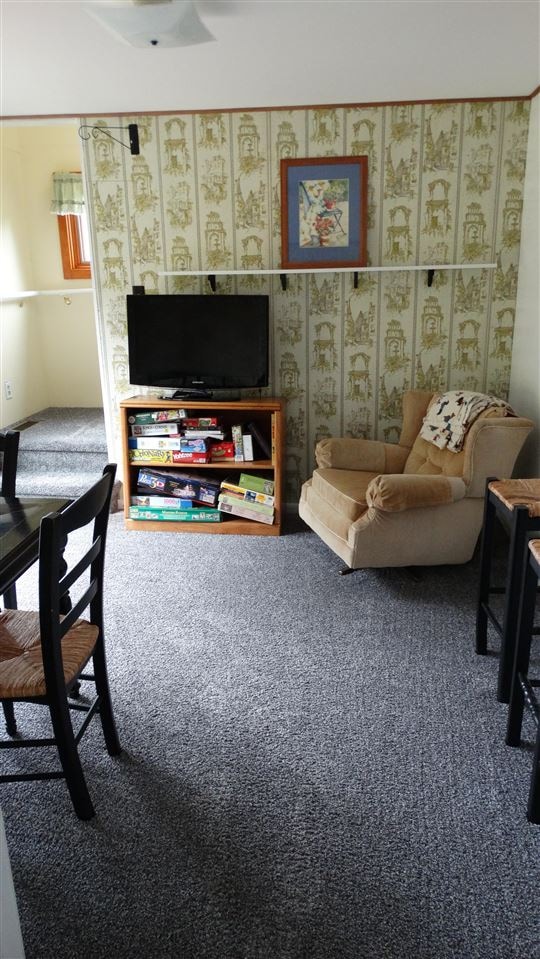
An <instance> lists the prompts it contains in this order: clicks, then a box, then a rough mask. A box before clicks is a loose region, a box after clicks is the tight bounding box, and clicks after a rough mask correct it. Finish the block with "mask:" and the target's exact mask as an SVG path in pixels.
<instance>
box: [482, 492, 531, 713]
mask: <svg viewBox="0 0 540 959" xmlns="http://www.w3.org/2000/svg"><path fill="white" fill-rule="evenodd" d="M495 520H498V521H499V523H500V524H501V526H502V527H503V529H504V530H505V531H506V532H507V533H508V534H509V537H510V538H509V546H508V554H507V572H506V583H505V586H491V564H492V558H493V535H494V531H495ZM539 531H540V479H493V478H492V479H491V480H488V482H487V486H486V493H485V498H484V522H483V529H482V545H481V554H480V586H479V594H478V610H477V618H476V652H477V653H479V654H481V655H485V654H486V653H487V626H488V620H489V622H490V623H491V624H492V626H493V627H494V629H495V631H496V632H497V633H498V635H499V636H500V641H501V649H500V657H499V673H498V680H497V698H498V699H499V701H500V702H502V703H507V702H509V700H510V686H511V682H512V671H513V666H514V658H515V649H516V636H517V625H518V612H519V601H520V596H521V590H522V585H523V576H524V572H525V566H526V562H527V542H528V540H529V539H530V538H531V536H532V535H534V534H535V533H536V532H539ZM495 595H504V608H503V614H502V619H499V618H498V616H497V614H496V612H495V611H494V609H493V607H492V605H491V604H490V596H495Z"/></svg>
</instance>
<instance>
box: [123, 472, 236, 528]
mask: <svg viewBox="0 0 540 959" xmlns="http://www.w3.org/2000/svg"><path fill="white" fill-rule="evenodd" d="M219 486H220V484H219V480H215V479H212V478H210V477H206V476H205V477H204V478H202V477H201V476H192V475H191V474H189V473H176V472H173V471H172V470H171V471H170V470H166V471H163V472H161V471H160V470H158V469H140V470H139V472H138V475H137V492H136V494H135V495H133V496H131V499H130V506H129V517H130V519H137V520H158V521H162V522H171V521H172V522H174V521H175V520H176V521H178V522H182V523H196V522H199V523H219V522H220V520H221V513H220V511H219V509H218V508H217V501H218V496H219Z"/></svg>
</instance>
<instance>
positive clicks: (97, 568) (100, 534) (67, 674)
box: [0, 464, 120, 819]
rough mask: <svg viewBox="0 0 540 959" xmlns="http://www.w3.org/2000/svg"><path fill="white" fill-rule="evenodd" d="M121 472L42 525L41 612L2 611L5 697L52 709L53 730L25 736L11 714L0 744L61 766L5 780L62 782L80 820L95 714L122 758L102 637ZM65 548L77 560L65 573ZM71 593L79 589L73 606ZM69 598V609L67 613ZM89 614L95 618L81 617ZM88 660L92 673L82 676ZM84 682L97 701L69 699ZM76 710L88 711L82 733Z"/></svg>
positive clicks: (0, 672)
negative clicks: (54, 757)
mask: <svg viewBox="0 0 540 959" xmlns="http://www.w3.org/2000/svg"><path fill="white" fill-rule="evenodd" d="M115 473H116V466H115V465H113V464H109V465H108V466H106V467H105V469H104V471H103V476H102V477H101V479H100V480H98V482H97V483H95V484H94V485H93V486H92V487H91V488H90V489H89V490H88V491H87V492H86V493H83V495H82V496H80V497H79V498H78V499H77V500H75V501H74V502H73V503H72V504H71V505H70V506H68V508H67V509H66V510H64V511H63V512H61V513H50V514H49V515H48V516H45V517H44V518H43V520H42V521H41V526H40V541H39V612H38V613H36V612H33V611H28V612H27V611H23V610H14V609H6V610H4V611H3V612H2V613H0V700H1V701H2V704H3V705H4V704H5V705H8V706H10V707H11V708H12V707H13V704H14V703H15V702H31V703H38V704H40V705H44V706H46V707H47V708H48V710H49V714H50V719H51V723H52V729H53V736H52V737H51V738H39V739H22V738H19V736H18V735H17V725H16V721H15V716H14V713H13V719H12V722H11V723H7V724H6V728H7V731H8V735H9V736H10V738H9V739H7V740H6V739H5V740H3V741H1V742H0V749H7V750H9V749H17V748H20V747H50V746H54V747H56V749H57V751H58V756H59V759H60V765H61V769H60V770H58V771H53V772H40V771H36V772H24V773H16V774H10V773H5V774H2V775H0V782H3V783H8V782H22V781H27V780H35V779H60V778H63V779H65V780H66V784H67V787H68V790H69V793H70V796H71V800H72V802H73V806H74V808H75V812H76V813H77V815H78V817H79V818H80V819H90V818H91V817H92V816H93V815H94V807H93V804H92V801H91V799H90V794H89V792H88V788H87V785H86V781H85V778H84V774H83V771H82V766H81V763H80V759H79V755H78V750H77V746H78V743H79V741H80V739H81V737H82V736H83V734H84V732H85V730H86V729H87V727H88V724H89V722H90V720H91V719H92V717H93V716H94V715H96V714H99V716H100V719H101V725H102V729H103V735H104V739H105V745H106V747H107V751H108V752H109V754H110V755H112V756H114V755H117V754H118V753H120V743H119V741H118V735H117V732H116V727H115V722H114V717H113V711H112V705H111V699H110V693H109V683H108V677H107V667H106V662H105V648H104V637H103V567H104V554H105V542H106V536H107V525H108V519H109V509H110V502H111V494H112V489H113V483H114V477H115ZM86 527H89V530H90V532H91V542H90V545H88V541H87V538H86V539H84V542H83V537H81V539H80V540H77V538H76V537H75V540H76V541H75V543H71V542H70V537H71V534H73V533H76V532H77V531H78V530H82V529H84V528H86ZM87 532H88V530H87V531H86V533H87ZM86 533H85V534H83V536H85V535H86ZM81 543H82V545H81ZM66 544H69V548H70V554H69V557H68V559H69V561H70V562H71V566H69V565H68V566H67V569H66V565H67V564H66V561H65V548H66ZM71 551H72V552H71ZM72 590H75V591H76V596H75V598H74V603H73V605H71V598H70V597H71V591H72ZM66 600H67V606H68V608H69V607H71V608H70V609H69V612H67V613H66V612H65V609H66ZM88 609H89V615H87V616H85V617H84V618H83V617H82V614H83V613H84V612H85V611H86V610H88ZM61 610H64V612H61ZM90 661H91V663H92V666H93V672H92V673H88V672H85V671H84V670H86V667H87V665H88V664H89V663H90ZM80 680H83V681H84V680H86V681H90V682H93V683H94V684H95V688H96V696H95V698H94V700H93V702H91V703H86V702H84V703H83V702H79V701H77V702H70V701H69V695H70V693H71V692H72V691H73V690H74V689H76V688H77V686H78V683H79V681H80ZM71 710H76V711H81V712H84V713H86V715H85V717H84V719H83V721H82V723H81V725H80V727H79V729H78V731H77V732H76V733H75V732H74V730H73V726H72V723H71V715H70V711H71Z"/></svg>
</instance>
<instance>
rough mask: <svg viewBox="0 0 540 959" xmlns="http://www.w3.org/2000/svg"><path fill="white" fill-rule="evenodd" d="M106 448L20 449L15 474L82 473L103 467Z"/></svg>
mask: <svg viewBox="0 0 540 959" xmlns="http://www.w3.org/2000/svg"><path fill="white" fill-rule="evenodd" d="M106 462H107V450H101V451H99V452H78V451H75V452H70V451H69V450H22V451H20V452H19V460H18V464H17V475H18V476H22V475H24V474H30V473H56V472H58V473H76V472H78V471H80V472H82V473H84V472H87V471H89V470H94V469H103V467H104V466H105V463H106Z"/></svg>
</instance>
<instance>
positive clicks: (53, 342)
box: [2, 124, 102, 426]
mask: <svg viewBox="0 0 540 959" xmlns="http://www.w3.org/2000/svg"><path fill="white" fill-rule="evenodd" d="M2 140H3V153H5V154H6V156H7V160H6V163H5V166H4V169H3V175H2V199H3V207H4V220H5V226H4V230H3V232H4V234H5V237H6V244H7V245H8V248H10V249H11V257H12V259H13V258H15V259H17V260H19V261H20V262H22V263H24V265H25V266H24V271H23V272H21V271H19V272H17V271H16V270H15V271H14V270H12V269H10V268H8V269H7V270H6V272H5V274H4V275H3V278H2V286H3V289H10V290H12V289H17V290H28V289H34V290H51V289H52V290H65V291H66V293H69V290H70V289H78V288H81V287H89V288H90V287H91V281H90V280H84V281H81V280H65V279H64V276H63V272H62V262H61V256H60V247H59V241H58V226H57V220H56V217H55V216H53V215H52V214H51V213H50V212H49V208H50V202H51V175H52V173H53V172H54V171H55V170H76V169H80V168H81V151H80V140H79V137H78V134H77V126H76V125H75V124H62V125H48V124H44V125H40V126H21V127H6V128H5V129H4V130H3V131H2ZM8 161H9V162H8ZM23 223H24V228H23V226H22V224H23ZM10 236H11V239H9V237H10ZM24 302H25V306H24V307H23V309H22V310H21V309H20V308H19V307H18V306H10V307H9V308H8V307H6V306H4V308H3V313H4V316H5V321H4V322H3V348H2V353H3V356H2V389H3V382H4V380H5V379H6V378H7V379H9V380H10V381H11V382H12V385H13V399H12V400H9V401H6V400H4V402H3V407H2V425H4V426H5V425H8V424H9V423H13V422H15V421H16V420H18V419H21V418H22V417H25V416H28V415H29V414H30V413H33V412H35V411H37V410H39V409H43V408H44V407H47V406H101V405H102V395H101V384H100V375H99V361H98V348H97V337H96V328H95V314H94V303H93V296H92V293H85V294H77V295H75V294H74V295H73V296H72V298H71V305H67V304H66V303H65V302H64V298H63V296H62V295H58V296H40V297H35V298H33V299H32V300H27V301H24ZM21 317H24V318H25V320H26V322H25V323H24V324H23V325H22V326H21ZM30 317H31V319H32V325H31V326H30V325H29V324H30Z"/></svg>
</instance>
